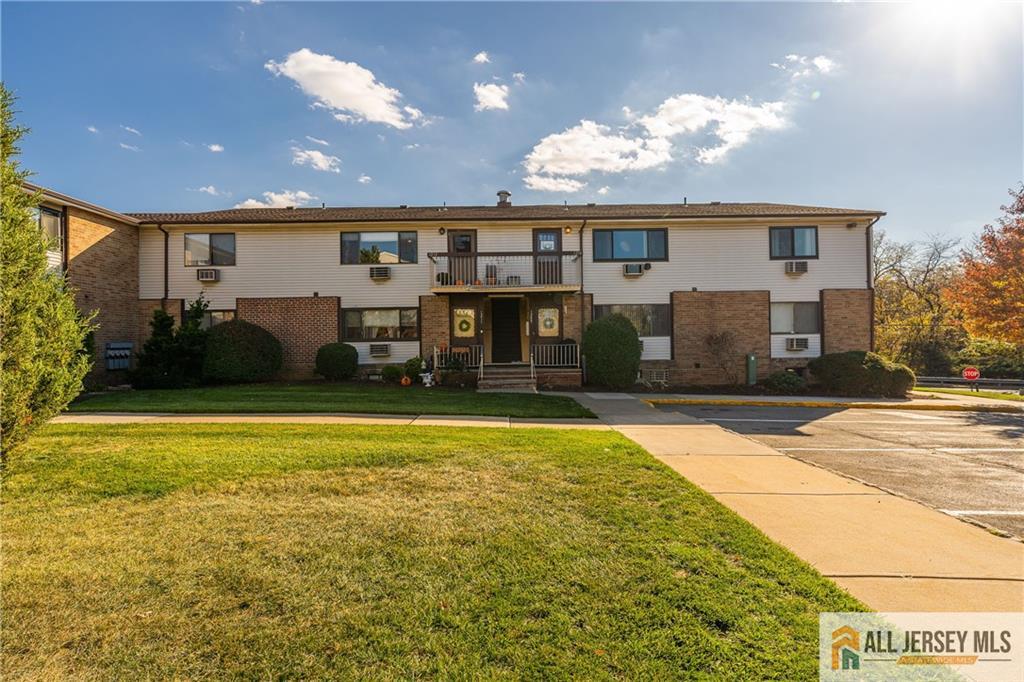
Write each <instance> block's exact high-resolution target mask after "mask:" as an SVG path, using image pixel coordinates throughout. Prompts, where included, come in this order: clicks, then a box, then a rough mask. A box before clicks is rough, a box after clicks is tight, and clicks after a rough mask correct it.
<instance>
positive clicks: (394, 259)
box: [341, 232, 416, 265]
mask: <svg viewBox="0 0 1024 682" xmlns="http://www.w3.org/2000/svg"><path fill="white" fill-rule="evenodd" d="M415 262H416V233H415V232H342V233H341V264H342V265H358V264H359V263H373V264H380V265H393V264H396V263H415Z"/></svg>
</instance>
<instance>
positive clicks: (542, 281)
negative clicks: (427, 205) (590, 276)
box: [427, 251, 582, 291]
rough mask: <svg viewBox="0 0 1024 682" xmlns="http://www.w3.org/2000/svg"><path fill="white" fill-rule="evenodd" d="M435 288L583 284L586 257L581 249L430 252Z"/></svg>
mask: <svg viewBox="0 0 1024 682" xmlns="http://www.w3.org/2000/svg"><path fill="white" fill-rule="evenodd" d="M427 257H428V258H429V260H430V286H431V288H432V289H434V290H444V289H455V290H461V289H470V290H474V291H477V290H490V289H494V290H500V289H522V288H545V287H547V288H557V289H573V288H579V286H580V281H581V279H582V275H581V266H582V259H581V258H580V253H579V252H578V251H561V252H557V253H552V254H543V253H538V254H535V253H532V252H487V253H485V252H475V253H469V254H458V253H444V252H437V253H428V254H427Z"/></svg>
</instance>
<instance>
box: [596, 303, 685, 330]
mask: <svg viewBox="0 0 1024 682" xmlns="http://www.w3.org/2000/svg"><path fill="white" fill-rule="evenodd" d="M613 314H619V315H622V316H624V317H625V318H626V319H627V320H629V321H630V322H632V323H633V326H634V327H636V333H637V335H638V336H671V335H672V306H671V305H670V304H668V303H626V304H615V305H595V306H594V319H595V320H596V319H598V318H601V317H604V316H605V315H613Z"/></svg>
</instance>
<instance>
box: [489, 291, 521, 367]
mask: <svg viewBox="0 0 1024 682" xmlns="http://www.w3.org/2000/svg"><path fill="white" fill-rule="evenodd" d="M522 359H523V352H522V340H521V337H520V333H519V299H518V298H492V299H491V362H520V361H521V360H522Z"/></svg>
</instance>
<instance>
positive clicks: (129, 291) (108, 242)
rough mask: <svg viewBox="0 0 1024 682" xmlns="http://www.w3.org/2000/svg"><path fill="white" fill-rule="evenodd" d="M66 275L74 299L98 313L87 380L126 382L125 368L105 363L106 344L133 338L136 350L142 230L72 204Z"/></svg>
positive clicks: (68, 214)
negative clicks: (111, 366)
mask: <svg viewBox="0 0 1024 682" xmlns="http://www.w3.org/2000/svg"><path fill="white" fill-rule="evenodd" d="M66 230H67V232H66V235H67V244H66V251H67V279H68V282H69V283H70V284H71V286H72V288H73V289H74V290H75V303H76V304H77V306H78V309H79V310H81V311H82V312H83V313H85V314H89V313H91V312H92V311H96V316H95V317H94V318H93V324H95V325H96V326H97V327H96V331H95V332H94V334H93V347H94V349H95V357H94V362H93V368H92V370H91V371H90V373H89V377H88V380H89V381H91V382H102V383H122V382H124V381H125V380H126V377H125V373H124V372H121V371H114V372H108V371H107V369H106V358H105V353H106V344H107V343H108V342H120V341H131V342H133V343H135V350H136V352H137V351H138V350H139V348H140V345H139V344H140V342H141V341H140V337H139V306H138V303H137V301H138V298H139V230H138V227H136V226H135V225H132V224H130V223H126V222H121V221H118V220H115V219H113V218H108V217H105V216H102V215H99V214H96V213H92V212H89V211H85V210H83V209H79V208H75V207H72V206H69V207H68V208H67V225H66Z"/></svg>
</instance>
